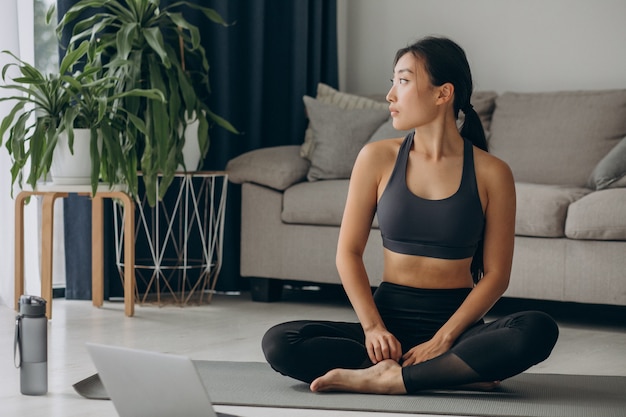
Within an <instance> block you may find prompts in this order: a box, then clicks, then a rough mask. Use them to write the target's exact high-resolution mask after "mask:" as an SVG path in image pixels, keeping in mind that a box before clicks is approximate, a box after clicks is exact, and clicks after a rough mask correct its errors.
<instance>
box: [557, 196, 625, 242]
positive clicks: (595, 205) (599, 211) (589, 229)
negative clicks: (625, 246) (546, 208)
mask: <svg viewBox="0 0 626 417" xmlns="http://www.w3.org/2000/svg"><path fill="white" fill-rule="evenodd" d="M565 236H567V237H568V238H570V239H587V240H626V189H624V188H616V189H610V190H602V191H595V192H592V193H591V194H589V195H586V196H585V197H583V198H581V199H580V200H578V201H575V202H574V203H572V204H571V205H570V207H569V211H568V213H567V222H566V223H565Z"/></svg>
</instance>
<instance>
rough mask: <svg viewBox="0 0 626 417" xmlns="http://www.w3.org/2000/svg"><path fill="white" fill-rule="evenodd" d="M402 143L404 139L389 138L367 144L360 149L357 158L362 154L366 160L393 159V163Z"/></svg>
mask: <svg viewBox="0 0 626 417" xmlns="http://www.w3.org/2000/svg"><path fill="white" fill-rule="evenodd" d="M403 141H404V138H391V139H382V140H377V141H375V142H368V143H366V144H365V145H364V146H363V148H362V149H361V152H360V154H359V156H360V155H361V154H363V155H364V157H367V158H368V159H369V158H373V159H375V160H385V159H388V158H393V160H394V161H395V159H396V156H397V155H398V151H399V149H400V145H402V142H403Z"/></svg>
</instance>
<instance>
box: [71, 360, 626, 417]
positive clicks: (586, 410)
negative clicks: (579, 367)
mask: <svg viewBox="0 0 626 417" xmlns="http://www.w3.org/2000/svg"><path fill="white" fill-rule="evenodd" d="M194 363H195V364H196V366H197V368H198V372H199V374H200V376H201V377H202V380H203V382H204V384H205V386H206V388H207V391H208V392H209V396H210V397H211V400H212V401H213V404H216V405H236V406H251V407H277V408H308V409H325V410H352V411H379V412H395V413H424V414H451V415H459V416H499V417H518V416H524V417H533V416H537V417H544V416H554V417H559V416H562V417H624V416H626V377H620V376H596V375H561V374H531V373H524V374H521V375H518V376H516V377H514V378H511V379H508V380H506V381H504V382H503V383H502V385H501V387H500V388H499V389H498V390H496V391H491V392H477V391H426V392H422V393H420V394H417V395H368V394H351V393H312V392H310V391H309V387H308V385H307V384H304V383H301V382H298V381H295V380H293V379H290V378H287V377H284V376H281V375H280V374H278V373H276V372H274V371H273V370H272V369H271V368H270V367H269V366H268V365H267V364H265V363H260V362H214V361H194ZM74 388H75V389H76V391H77V392H78V393H79V394H81V395H83V396H84V397H87V398H95V399H106V398H107V395H106V391H105V390H104V387H103V386H102V384H101V382H100V379H99V378H98V376H97V375H93V376H91V377H89V378H87V379H85V380H82V381H80V382H78V383H76V384H75V385H74Z"/></svg>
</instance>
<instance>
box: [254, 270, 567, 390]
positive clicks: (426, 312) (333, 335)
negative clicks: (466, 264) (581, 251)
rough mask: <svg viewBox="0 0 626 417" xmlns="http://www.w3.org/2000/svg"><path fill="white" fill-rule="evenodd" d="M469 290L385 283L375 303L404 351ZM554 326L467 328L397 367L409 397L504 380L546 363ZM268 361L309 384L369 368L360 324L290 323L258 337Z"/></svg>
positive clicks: (544, 319) (504, 321)
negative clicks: (440, 350)
mask: <svg viewBox="0 0 626 417" xmlns="http://www.w3.org/2000/svg"><path fill="white" fill-rule="evenodd" d="M470 291H471V289H465V288H463V289H451V290H438V289H433V290H431V289H417V288H411V287H404V286H400V285H396V284H390V283H387V282H383V283H382V284H381V285H380V286H379V287H378V289H377V290H376V292H375V294H374V301H375V302H376V306H377V308H378V310H379V312H380V314H381V316H382V318H383V321H384V323H385V326H386V327H387V330H389V331H390V332H391V333H392V334H393V335H394V336H395V337H396V338H397V339H398V340H399V341H400V343H401V345H402V352H403V353H405V352H407V351H408V350H409V349H411V348H413V347H414V346H417V345H419V344H420V343H423V342H425V341H427V340H429V339H431V338H432V336H433V335H434V334H435V333H436V332H437V330H439V328H440V327H441V326H442V325H443V324H444V323H445V322H446V321H447V320H448V318H449V317H450V316H451V315H452V314H453V313H454V312H455V311H456V310H457V308H458V307H459V306H460V305H461V303H462V302H463V300H465V297H467V295H468V294H469V292H470ZM557 337H558V327H557V325H556V323H555V322H554V320H553V319H552V318H551V317H550V316H548V315H547V314H545V313H542V312H538V311H527V312H521V313H515V314H511V315H508V316H505V317H502V318H500V319H497V320H495V321H493V322H490V323H484V322H483V321H482V320H481V321H480V322H478V323H476V324H475V325H473V326H471V327H470V328H469V329H467V330H466V331H465V332H464V333H463V334H462V335H461V336H460V337H459V338H458V339H457V340H456V341H455V343H454V345H453V346H452V348H451V349H450V350H449V351H448V352H446V353H444V354H443V355H441V356H438V357H436V358H433V359H431V360H429V361H426V362H423V363H419V364H417V365H412V366H407V367H403V368H402V377H403V380H404V385H405V388H406V390H407V392H416V391H420V390H424V389H438V388H446V387H454V386H458V385H464V384H469V383H474V382H486V381H501V380H504V379H506V378H509V377H511V376H513V375H517V374H519V373H521V372H523V371H525V370H526V369H528V368H530V367H531V366H533V365H535V364H537V363H539V362H541V361H543V360H545V359H546V358H547V357H548V356H549V355H550V352H551V351H552V348H553V347H554V345H555V343H556V340H557ZM262 345H263V352H264V354H265V357H266V359H267V361H268V363H269V364H270V365H271V366H272V368H274V369H275V370H276V371H278V372H280V373H281V374H283V375H287V376H290V377H292V378H295V379H298V380H300V381H304V382H307V383H310V382H312V381H313V380H314V379H315V378H317V377H319V376H321V375H324V374H325V373H326V372H328V371H329V370H331V369H335V368H345V369H362V368H367V367H370V366H372V362H371V361H370V360H369V357H368V354H367V349H366V347H365V335H364V333H363V329H362V327H361V325H360V324H359V323H347V322H334V321H309V320H301V321H292V322H287V323H283V324H279V325H277V326H274V327H272V328H271V329H269V330H268V331H267V333H266V334H265V336H264V337H263V343H262Z"/></svg>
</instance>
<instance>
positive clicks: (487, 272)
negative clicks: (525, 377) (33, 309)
mask: <svg viewBox="0 0 626 417" xmlns="http://www.w3.org/2000/svg"><path fill="white" fill-rule="evenodd" d="M472 89H473V86H472V77H471V72H470V68H469V64H468V62H467V59H466V57H465V53H464V51H463V50H462V49H461V48H460V47H459V46H458V45H457V44H456V43H454V42H452V41H451V40H449V39H445V38H434V37H429V38H425V39H422V40H420V41H418V42H417V43H415V44H413V45H411V46H409V47H407V48H404V49H401V50H399V51H398V53H397V54H396V59H395V62H394V73H393V79H392V86H391V89H390V90H389V93H388V94H387V101H388V102H389V103H390V104H389V110H390V112H391V116H392V118H393V126H394V127H395V128H396V129H398V130H409V129H412V130H413V132H412V133H411V134H409V135H408V136H407V137H406V138H398V139H388V140H383V141H379V142H374V143H371V144H367V145H366V146H364V147H363V149H362V150H361V152H360V153H359V156H358V158H357V160H356V162H355V165H354V168H353V171H352V176H351V179H350V188H349V192H348V197H347V201H346V207H345V211H344V215H343V221H342V224H341V231H340V234H339V241H338V247H337V268H338V271H339V275H340V276H341V280H342V283H343V286H344V288H345V291H346V293H347V295H348V297H349V299H350V302H351V303H352V306H353V308H354V310H355V312H356V314H357V317H358V319H359V323H339V322H320V321H296V322H289V323H283V324H280V325H278V326H275V327H273V328H271V329H270V330H269V331H268V332H267V333H266V335H265V336H264V338H263V350H264V353H265V356H266V358H267V360H268V362H269V363H270V365H271V366H272V367H273V368H274V369H275V370H277V371H278V372H280V373H282V374H284V375H288V376H290V377H293V378H296V379H299V380H302V381H305V382H308V383H310V384H311V385H310V388H311V390H312V391H333V390H338V391H355V392H367V393H387V394H402V393H414V392H417V391H420V390H424V389H438V388H455V387H459V386H467V385H470V384H473V385H475V386H478V387H480V388H484V389H488V388H492V387H494V386H497V384H498V381H502V380H503V379H505V378H509V377H511V376H513V375H516V374H518V373H520V372H523V371H524V370H526V369H528V368H529V367H530V366H532V365H534V364H536V363H539V362H541V361H543V360H544V359H546V358H547V357H548V355H549V354H550V352H551V351H552V348H553V347H554V344H555V343H556V340H557V337H558V327H557V325H556V323H555V322H554V320H552V318H550V317H549V316H548V315H546V314H544V313H542V312H536V311H532V312H522V313H516V314H512V315H509V316H506V317H502V318H500V319H498V320H495V321H493V322H491V323H485V322H484V321H483V316H484V315H485V314H486V313H487V312H488V311H489V309H490V308H491V307H492V306H493V305H494V304H495V302H496V301H497V300H498V299H499V298H500V297H501V296H502V294H503V293H504V291H505V290H506V288H507V286H508V283H509V276H510V272H511V263H512V257H513V242H514V232H515V187H514V181H513V176H512V174H511V171H510V169H509V167H508V166H507V165H506V164H505V163H504V162H503V161H501V160H499V159H497V158H496V157H494V156H492V155H490V154H489V153H488V152H487V143H486V140H485V133H484V131H483V128H482V125H481V123H480V119H479V117H478V114H477V113H476V111H474V109H473V108H472V105H471V104H470V96H471V94H472ZM459 111H463V113H464V114H465V121H464V124H463V127H462V129H461V131H460V132H459V130H458V128H457V125H456V121H457V117H458V113H459ZM375 213H377V215H378V221H379V227H380V230H381V234H382V238H383V246H384V249H383V252H384V270H383V277H382V278H383V282H382V283H381V285H380V286H379V287H378V289H377V290H376V292H375V293H374V295H372V292H371V289H370V284H369V280H368V276H367V273H366V271H365V267H364V264H363V258H362V256H363V251H364V248H365V244H366V242H367V237H368V235H369V232H370V227H371V224H372V220H373V218H374V214H375Z"/></svg>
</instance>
